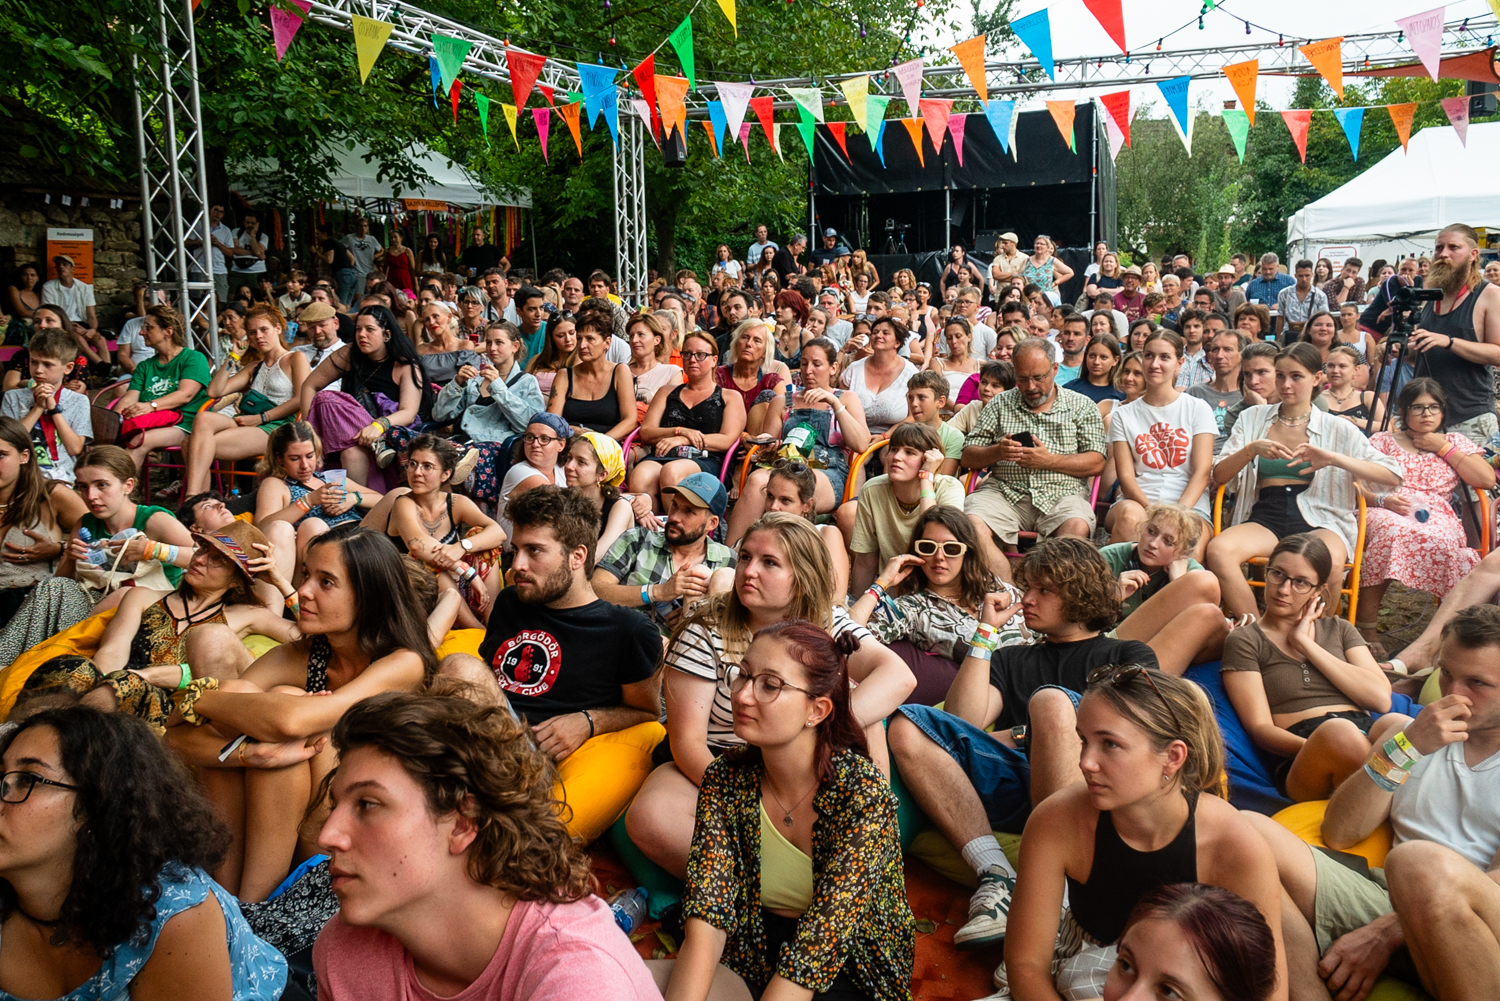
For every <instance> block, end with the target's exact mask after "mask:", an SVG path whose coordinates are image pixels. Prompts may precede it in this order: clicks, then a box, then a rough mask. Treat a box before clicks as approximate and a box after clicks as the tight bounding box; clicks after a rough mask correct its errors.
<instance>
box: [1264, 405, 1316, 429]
mask: <svg viewBox="0 0 1500 1001" xmlns="http://www.w3.org/2000/svg"><path fill="white" fill-rule="evenodd" d="M1310 420H1312V411H1311V410H1309V411H1308V412H1307V413H1305V414H1303V415H1302V416H1301V417H1283V416H1281V410H1280V409H1279V408H1278V409H1277V411H1276V417H1275V419H1274V420H1273V421H1272V423H1273V424H1280V425H1281V426H1282V427H1289V428H1299V427H1301V426H1302V425H1304V424H1306V423H1307V422H1308V421H1310Z"/></svg>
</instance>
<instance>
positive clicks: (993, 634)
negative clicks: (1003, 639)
mask: <svg viewBox="0 0 1500 1001" xmlns="http://www.w3.org/2000/svg"><path fill="white" fill-rule="evenodd" d="M974 632H975V633H976V634H977V635H979V636H983V637H984V638H985V639H990V640H994V639H999V638H1000V628H999V627H998V626H992V625H990V624H989V623H988V622H981V623H979V625H977V626H976V627H975V629H974Z"/></svg>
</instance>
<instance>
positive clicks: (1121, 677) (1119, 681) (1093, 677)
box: [1088, 664, 1184, 734]
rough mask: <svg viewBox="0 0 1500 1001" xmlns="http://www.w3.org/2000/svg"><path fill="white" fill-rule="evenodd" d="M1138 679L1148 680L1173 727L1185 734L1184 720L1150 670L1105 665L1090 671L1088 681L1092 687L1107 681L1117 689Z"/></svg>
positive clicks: (1136, 666)
mask: <svg viewBox="0 0 1500 1001" xmlns="http://www.w3.org/2000/svg"><path fill="white" fill-rule="evenodd" d="M1137 677H1143V678H1145V679H1146V684H1148V685H1150V686H1151V690H1152V691H1153V692H1155V693H1156V697H1157V698H1159V699H1161V704H1162V705H1164V706H1166V707H1167V715H1169V716H1171V717H1172V725H1173V726H1175V727H1177V732H1178V733H1179V734H1181V733H1183V732H1184V730H1183V728H1182V720H1180V719H1178V718H1177V710H1175V709H1173V708H1172V703H1170V702H1168V701H1167V697H1166V696H1165V695H1163V694H1162V693H1161V689H1160V688H1157V687H1156V682H1155V681H1154V680H1152V678H1151V670H1150V669H1149V668H1147V667H1144V666H1142V665H1140V664H1105V665H1104V666H1103V667H1096V668H1095V669H1094V670H1093V671H1090V672H1089V678H1088V681H1089V684H1090V685H1097V684H1101V683H1103V682H1106V681H1107V682H1109V683H1110V684H1111V685H1114V686H1115V687H1116V688H1124V687H1125V686H1126V685H1128V684H1130V683H1131V682H1132V681H1134V680H1135V679H1136V678H1137Z"/></svg>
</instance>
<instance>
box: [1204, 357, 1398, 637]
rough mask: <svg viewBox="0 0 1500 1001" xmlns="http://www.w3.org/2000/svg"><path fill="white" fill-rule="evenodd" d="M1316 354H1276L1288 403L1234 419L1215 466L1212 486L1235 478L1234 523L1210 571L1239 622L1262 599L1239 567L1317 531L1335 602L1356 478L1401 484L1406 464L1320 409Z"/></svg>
mask: <svg viewBox="0 0 1500 1001" xmlns="http://www.w3.org/2000/svg"><path fill="white" fill-rule="evenodd" d="M1319 362H1320V359H1319V357H1318V349H1317V348H1315V347H1313V346H1312V345H1311V344H1303V343H1296V344H1290V345H1288V346H1287V347H1284V348H1282V349H1281V351H1279V352H1278V353H1277V355H1276V385H1277V389H1278V391H1279V393H1280V396H1281V402H1280V403H1277V404H1274V405H1272V404H1267V405H1265V406H1260V407H1251V408H1250V409H1249V410H1246V411H1245V412H1244V414H1243V415H1241V417H1240V419H1239V420H1238V421H1236V422H1235V425H1234V430H1233V431H1232V432H1230V435H1229V442H1228V444H1226V445H1225V446H1224V451H1223V453H1222V454H1221V455H1220V457H1219V461H1218V462H1216V463H1215V464H1214V472H1213V483H1214V485H1215V486H1218V485H1219V484H1221V483H1229V482H1230V481H1233V488H1232V489H1233V492H1234V494H1235V497H1236V503H1235V505H1234V516H1233V518H1232V519H1231V521H1230V526H1231V527H1229V528H1226V529H1225V530H1224V531H1223V532H1222V533H1221V534H1220V535H1218V536H1216V537H1215V538H1214V539H1213V540H1212V541H1211V542H1210V543H1209V544H1208V558H1207V560H1206V561H1205V562H1206V564H1207V565H1208V568H1209V569H1210V570H1212V571H1213V572H1214V576H1216V577H1218V578H1219V587H1220V589H1221V590H1222V591H1223V593H1224V603H1225V604H1226V605H1227V606H1228V607H1229V611H1230V613H1231V614H1233V615H1235V616H1241V615H1253V614H1255V610H1256V609H1255V594H1254V592H1252V591H1251V590H1250V585H1249V584H1248V583H1246V582H1245V576H1244V574H1243V573H1242V572H1241V570H1240V566H1241V564H1243V563H1246V562H1248V561H1249V560H1250V559H1251V558H1253V557H1256V556H1269V555H1271V550H1273V549H1274V548H1276V543H1277V542H1278V541H1279V540H1281V539H1284V538H1286V537H1287V536H1289V535H1302V534H1306V533H1311V534H1315V535H1317V537H1318V539H1319V540H1320V541H1321V542H1322V543H1323V544H1324V545H1325V546H1327V547H1328V551H1329V553H1330V554H1331V557H1332V565H1333V567H1335V568H1336V569H1337V570H1338V577H1337V578H1329V584H1330V588H1329V591H1330V593H1329V598H1330V600H1331V601H1333V602H1334V603H1335V607H1336V603H1337V601H1338V588H1339V587H1341V586H1342V585H1343V580H1342V578H1343V566H1344V561H1345V560H1346V559H1347V558H1348V555H1349V553H1351V552H1353V551H1354V544H1355V534H1356V532H1357V530H1358V524H1357V523H1358V515H1357V511H1356V500H1355V494H1354V481H1355V480H1356V479H1359V480H1363V481H1364V482H1365V483H1366V484H1367V485H1368V486H1372V487H1379V486H1384V487H1392V486H1400V485H1401V466H1400V465H1399V464H1398V463H1397V462H1396V460H1395V459H1393V458H1391V457H1390V456H1388V455H1386V454H1384V453H1382V452H1377V451H1376V450H1375V449H1374V447H1372V446H1371V445H1370V443H1369V441H1368V440H1366V438H1365V436H1364V435H1362V434H1360V433H1359V432H1358V431H1357V430H1355V428H1354V426H1353V425H1351V424H1350V423H1349V422H1348V421H1341V420H1335V419H1334V418H1332V417H1329V416H1328V415H1327V414H1325V413H1323V412H1322V411H1321V410H1318V409H1317V408H1315V407H1314V406H1313V404H1312V400H1313V397H1314V396H1316V395H1317V394H1318V392H1319V390H1318V373H1319V370H1320V369H1321V367H1322V366H1321V365H1320V364H1319Z"/></svg>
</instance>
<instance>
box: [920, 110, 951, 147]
mask: <svg viewBox="0 0 1500 1001" xmlns="http://www.w3.org/2000/svg"><path fill="white" fill-rule="evenodd" d="M918 103H919V104H920V105H921V107H922V121H924V122H926V123H927V134H928V135H929V136H930V137H932V148H933V149H934V150H936V151H937V152H939V153H941V152H942V151H943V137H944V136H945V135H947V134H948V116H949V115H951V114H952V113H953V101H952V99H951V98H943V99H941V100H939V99H938V98H934V97H924V98H922V100H921V101H919V102H918Z"/></svg>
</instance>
